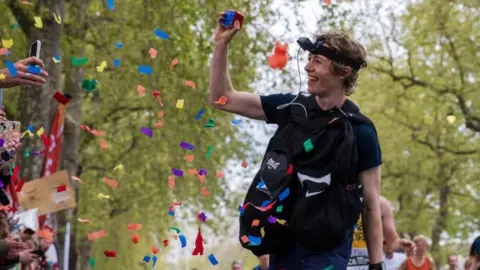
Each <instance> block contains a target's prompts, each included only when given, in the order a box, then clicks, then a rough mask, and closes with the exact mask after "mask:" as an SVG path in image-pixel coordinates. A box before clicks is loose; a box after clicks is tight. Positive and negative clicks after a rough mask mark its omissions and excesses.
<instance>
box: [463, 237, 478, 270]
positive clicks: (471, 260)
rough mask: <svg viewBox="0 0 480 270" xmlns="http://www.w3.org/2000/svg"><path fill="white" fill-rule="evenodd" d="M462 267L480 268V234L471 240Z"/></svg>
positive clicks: (471, 269) (474, 269)
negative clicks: (466, 257) (468, 251)
mask: <svg viewBox="0 0 480 270" xmlns="http://www.w3.org/2000/svg"><path fill="white" fill-rule="evenodd" d="M464 267H465V270H480V236H478V237H477V238H475V240H474V241H473V243H472V246H471V247H470V253H469V254H468V259H467V260H466V261H465V264H464Z"/></svg>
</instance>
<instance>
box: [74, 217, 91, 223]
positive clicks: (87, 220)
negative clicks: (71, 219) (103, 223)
mask: <svg viewBox="0 0 480 270" xmlns="http://www.w3.org/2000/svg"><path fill="white" fill-rule="evenodd" d="M77 220H78V222H81V223H89V224H92V222H91V221H90V220H89V219H83V218H77Z"/></svg>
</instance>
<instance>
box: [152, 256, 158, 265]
mask: <svg viewBox="0 0 480 270" xmlns="http://www.w3.org/2000/svg"><path fill="white" fill-rule="evenodd" d="M152 262H153V264H152V267H155V264H156V263H157V256H153V257H152Z"/></svg>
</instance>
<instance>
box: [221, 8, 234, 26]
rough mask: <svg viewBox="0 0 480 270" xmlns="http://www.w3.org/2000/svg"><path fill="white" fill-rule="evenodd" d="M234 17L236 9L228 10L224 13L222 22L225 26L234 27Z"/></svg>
mask: <svg viewBox="0 0 480 270" xmlns="http://www.w3.org/2000/svg"><path fill="white" fill-rule="evenodd" d="M234 19H235V11H233V10H229V11H226V12H225V14H224V15H223V20H222V23H223V25H225V26H228V27H232V26H233V20H234Z"/></svg>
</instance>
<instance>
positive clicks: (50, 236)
mask: <svg viewBox="0 0 480 270" xmlns="http://www.w3.org/2000/svg"><path fill="white" fill-rule="evenodd" d="M37 236H38V237H41V238H45V240H47V241H49V242H52V241H53V232H52V231H50V230H47V229H45V230H40V231H38V232H37Z"/></svg>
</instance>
